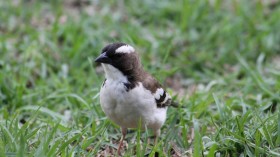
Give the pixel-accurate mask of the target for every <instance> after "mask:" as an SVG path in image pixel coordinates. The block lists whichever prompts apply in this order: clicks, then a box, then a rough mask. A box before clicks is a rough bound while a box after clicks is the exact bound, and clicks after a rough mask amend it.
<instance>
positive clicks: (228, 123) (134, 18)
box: [0, 0, 280, 157]
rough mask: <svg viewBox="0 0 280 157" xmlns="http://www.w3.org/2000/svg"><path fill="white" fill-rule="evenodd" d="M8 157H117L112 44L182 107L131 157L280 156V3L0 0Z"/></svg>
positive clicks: (133, 140)
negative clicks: (108, 67)
mask: <svg viewBox="0 0 280 157" xmlns="http://www.w3.org/2000/svg"><path fill="white" fill-rule="evenodd" d="M0 9H1V13H0V156H110V155H115V153H116V149H115V148H116V147H117V144H118V140H119V139H120V136H121V132H120V128H119V127H118V126H117V125H115V124H113V123H112V122H111V121H109V120H108V119H107V118H106V117H105V115H104V113H103V111H102V110H101V107H100V104H99V88H100V86H101V84H102V82H103V80H104V75H103V72H102V69H101V67H100V66H99V65H97V64H95V63H93V60H94V58H95V57H97V56H98V55H99V53H100V52H101V49H102V47H104V46H105V45H106V44H108V43H111V42H115V41H122V42H125V43H128V44H130V45H132V46H133V47H135V49H136V50H137V51H138V53H139V54H140V55H141V59H142V62H143V66H144V68H145V69H146V70H147V71H149V72H150V73H152V74H153V75H154V76H155V77H156V78H157V79H158V80H159V81H160V82H161V83H162V84H163V85H164V86H165V87H166V88H167V90H168V91H169V93H170V94H171V95H172V96H173V99H174V100H176V101H178V102H180V104H181V105H182V107H180V108H178V109H177V108H169V110H168V116H167V117H168V118H167V121H166V123H165V125H164V126H163V128H162V130H161V132H162V134H161V136H160V139H159V142H158V144H157V145H155V146H154V145H153V144H152V143H153V142H152V139H150V138H149V137H150V136H152V135H151V132H150V131H140V130H137V129H136V130H130V131H129V133H128V136H127V138H126V145H125V148H124V150H123V152H122V153H123V155H124V156H132V155H135V156H144V155H146V156H154V155H155V154H156V155H158V156H194V157H199V156H203V155H204V156H209V157H211V156H280V147H279V146H280V109H279V103H280V32H279V28H280V20H279V17H280V3H279V1H276V0H267V1H264V0H252V1H245V0H235V1H229V0H228V1H221V0H209V1H207V0H196V1H194V0H181V1H176V2H174V1H171V0H170V1H169V0H163V1H159V0H155V1H150V0H143V1H126V0H120V1H112V0H111V1H110V0H109V1H101V0H100V1H99V0H80V1H78V0H64V1H63V0H50V1H46V0H36V1H35V0H10V1H0Z"/></svg>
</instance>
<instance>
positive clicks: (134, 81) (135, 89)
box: [95, 42, 178, 154]
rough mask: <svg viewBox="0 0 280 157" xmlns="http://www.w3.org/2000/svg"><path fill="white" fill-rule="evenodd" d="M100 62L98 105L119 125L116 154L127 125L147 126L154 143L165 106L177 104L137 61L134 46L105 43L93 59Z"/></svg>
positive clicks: (133, 126)
mask: <svg viewBox="0 0 280 157" xmlns="http://www.w3.org/2000/svg"><path fill="white" fill-rule="evenodd" d="M95 62H97V63H101V65H102V67H103V69H104V72H105V80H104V82H103V84H102V85H101V89H100V104H101V108H102V110H103V111H104V113H105V115H106V116H107V117H108V118H109V119H110V120H111V121H113V122H114V123H116V124H117V125H119V126H120V127H121V132H122V137H121V139H120V142H119V146H118V149H117V153H118V154H121V152H120V151H121V148H122V145H123V140H124V139H125V136H126V133H127V129H128V128H138V127H139V125H140V126H141V129H145V128H148V129H151V130H152V131H153V132H154V136H155V142H156V141H157V138H158V137H159V135H160V129H161V127H162V126H163V124H164V123H165V120H166V113H167V109H168V107H169V106H174V107H178V103H177V102H175V101H173V100H172V99H171V96H170V95H169V94H168V93H167V92H166V90H165V89H164V88H163V87H162V85H161V84H160V83H159V82H158V81H157V80H156V79H155V78H154V77H153V76H152V75H151V74H149V73H148V72H146V71H145V70H144V68H143V66H142V64H141V61H140V57H139V55H138V53H137V52H136V51H135V49H134V47H132V46H130V45H128V44H126V43H122V42H116V43H111V44H108V45H106V46H105V47H104V48H103V49H102V51H101V54H100V55H99V56H98V57H97V58H96V59H95Z"/></svg>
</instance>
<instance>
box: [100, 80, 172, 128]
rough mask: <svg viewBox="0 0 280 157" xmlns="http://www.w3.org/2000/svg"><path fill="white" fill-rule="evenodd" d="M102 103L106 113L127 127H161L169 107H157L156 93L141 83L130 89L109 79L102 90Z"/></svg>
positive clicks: (117, 122)
mask: <svg viewBox="0 0 280 157" xmlns="http://www.w3.org/2000/svg"><path fill="white" fill-rule="evenodd" d="M100 103H101V107H102V109H103V111H104V112H105V114H106V115H107V116H108V117H109V118H110V119H111V120H112V121H114V122H115V123H116V124H118V125H120V126H121V127H125V128H137V127H138V126H139V121H140V119H141V122H142V124H141V125H142V127H143V128H145V125H146V126H147V127H148V128H152V129H155V130H157V129H159V128H160V127H161V126H162V125H163V123H164V121H165V118H166V110H167V108H157V105H156V102H155V97H154V95H153V94H152V93H151V92H150V91H149V90H147V89H145V88H144V87H143V85H142V83H139V84H138V85H137V86H136V87H135V88H133V89H132V90H130V91H127V90H126V87H125V86H124V84H123V83H122V82H120V81H114V80H112V79H107V80H106V82H105V85H104V86H103V87H102V88H101V91H100Z"/></svg>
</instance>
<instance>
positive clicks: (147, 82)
mask: <svg viewBox="0 0 280 157" xmlns="http://www.w3.org/2000/svg"><path fill="white" fill-rule="evenodd" d="M142 78H143V80H142V82H143V86H144V87H145V88H146V89H148V90H150V91H151V93H152V94H153V95H154V97H155V101H156V103H157V107H159V108H162V107H166V106H170V105H171V102H172V101H171V97H170V96H169V94H168V93H166V91H165V90H164V88H162V86H161V85H160V84H159V83H158V81H157V80H156V79H155V78H154V77H152V76H151V75H149V74H148V73H145V75H144V76H143V77H142Z"/></svg>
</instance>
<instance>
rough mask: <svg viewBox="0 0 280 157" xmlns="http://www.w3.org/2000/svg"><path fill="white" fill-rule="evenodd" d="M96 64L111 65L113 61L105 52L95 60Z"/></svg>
mask: <svg viewBox="0 0 280 157" xmlns="http://www.w3.org/2000/svg"><path fill="white" fill-rule="evenodd" d="M95 62H97V63H107V64H110V63H111V62H112V60H111V59H110V58H109V57H108V56H107V55H106V52H104V53H102V54H101V55H100V56H98V57H97V58H96V59H95Z"/></svg>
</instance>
